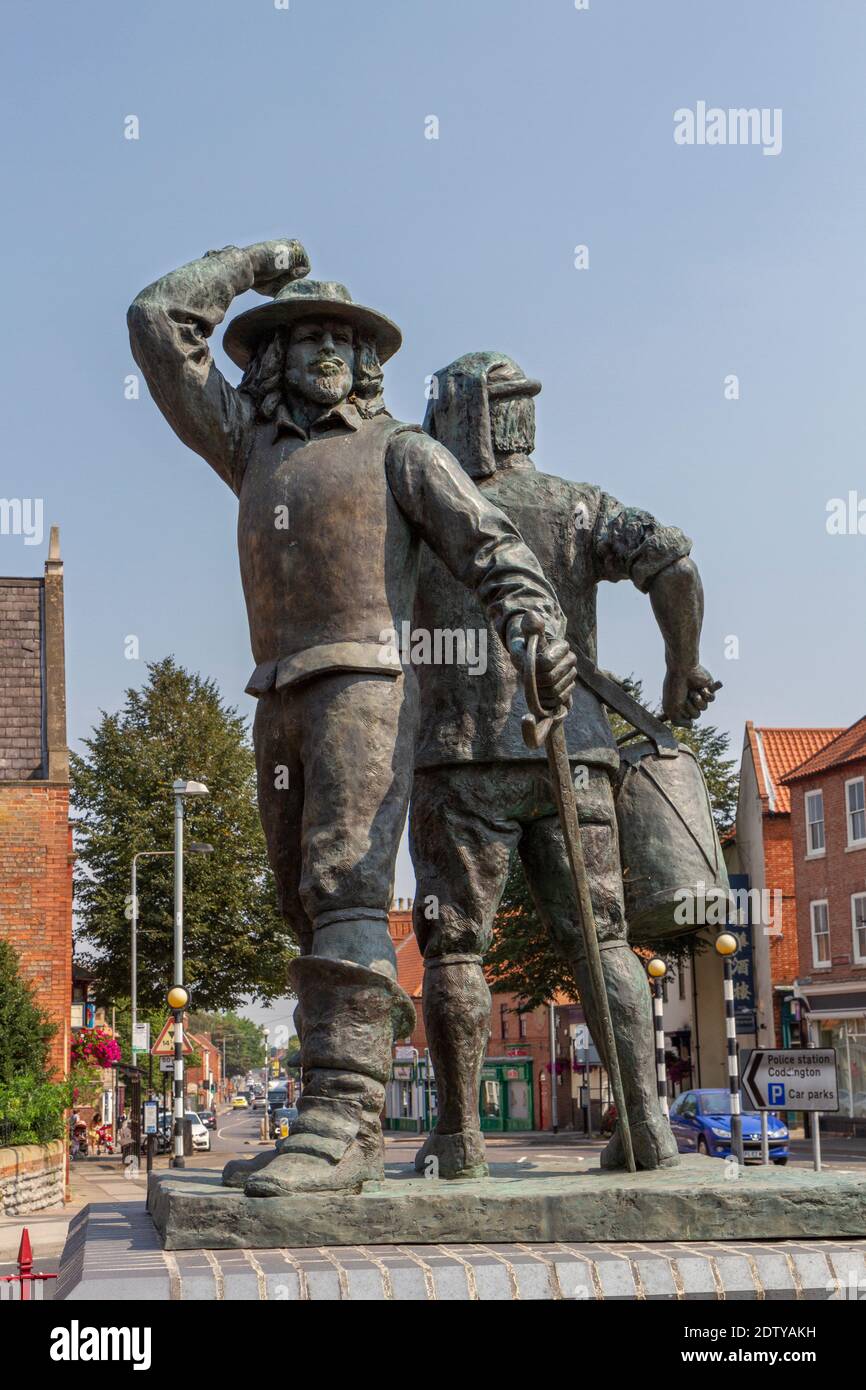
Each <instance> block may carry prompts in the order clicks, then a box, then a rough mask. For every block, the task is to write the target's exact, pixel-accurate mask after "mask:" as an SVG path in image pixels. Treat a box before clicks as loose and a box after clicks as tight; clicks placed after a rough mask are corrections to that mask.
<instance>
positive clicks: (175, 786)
mask: <svg viewBox="0 0 866 1390" xmlns="http://www.w3.org/2000/svg"><path fill="white" fill-rule="evenodd" d="M171 789H172V791H173V792H174V794H175V796H210V792H209V791H208V789H207V787H206V786H205V784H204V782H184V781H182V780H181V779H180V778H178V780H177V781H176V782H172V784H171Z"/></svg>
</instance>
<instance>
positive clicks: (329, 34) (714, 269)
mask: <svg viewBox="0 0 866 1390" xmlns="http://www.w3.org/2000/svg"><path fill="white" fill-rule="evenodd" d="M4 30H5V44H4V48H5V55H4V58H3V81H2V84H0V104H2V129H3V131H4V134H5V137H6V138H5V145H6V151H5V158H4V174H3V186H4V194H5V198H4V202H5V203H6V210H5V216H4V219H3V226H2V238H3V262H2V263H3V266H4V269H5V272H6V274H5V284H4V287H3V299H4V302H5V305H6V309H5V313H4V318H5V332H4V333H3V336H2V353H3V379H4V383H5V386H6V404H5V409H4V431H3V446H4V447H3V467H2V484H0V494H2V495H3V496H6V497H15V496H21V497H33V496H37V497H42V498H44V504H45V521H46V528H47V525H48V523H49V522H57V523H59V524H60V526H61V528H62V541H63V553H64V558H65V561H66V585H67V588H66V593H67V640H68V649H67V658H68V684H69V729H70V740H71V741H72V743H73V745H74V744H75V743H76V742H77V740H78V739H79V738H80V737H81V736H82V735H84V734H86V732H87V731H88V729H89V728H90V726H91V725H92V723H93V722H94V720H95V719H96V718H97V716H98V710H99V708H100V707H102V708H107V709H113V708H115V707H116V706H117V705H118V704H119V702H120V700H121V698H122V693H123V691H124V689H125V688H126V687H127V686H128V685H130V684H138V683H140V681H141V680H142V678H143V675H144V666H143V661H144V660H146V659H151V658H159V657H161V656H163V655H165V654H166V653H169V652H172V653H174V655H175V656H176V658H177V659H178V660H179V661H181V662H182V663H183V664H185V665H186V666H188V667H191V668H193V669H195V670H199V671H201V672H203V673H206V674H208V675H211V676H213V677H215V678H216V679H217V681H218V682H219V685H220V687H221V688H222V690H223V692H224V693H225V695H226V696H227V697H229V698H231V699H232V700H236V701H237V702H238V704H239V705H240V706H241V707H242V708H243V709H249V707H250V706H251V701H249V700H248V699H247V697H246V696H244V695H243V693H242V692H243V686H244V683H245V680H246V677H247V675H248V673H249V670H250V669H251V661H250V656H249V650H248V641H247V632H246V621H245V614H244V608H243V603H242V599H241V591H240V584H239V579H238V570H237V561H236V557H235V543H234V525H235V508H236V503H235V499H234V498H233V497H232V495H231V494H230V493H229V491H228V489H226V488H225V487H224V486H223V484H221V483H220V482H219V481H218V479H217V478H216V476H215V475H213V474H211V472H210V470H209V469H208V468H207V466H206V465H205V464H204V463H202V462H201V461H200V460H198V459H197V458H196V457H195V456H194V455H192V454H190V453H189V452H188V451H187V450H185V449H184V448H183V446H182V445H181V444H180V443H179V442H178V441H177V440H176V439H175V438H174V436H173V435H172V433H171V431H170V429H169V428H168V426H167V425H166V424H165V422H164V421H163V420H162V418H161V416H160V415H159V414H158V412H157V410H156V408H155V406H154V405H153V404H152V402H151V401H150V398H149V397H148V395H147V393H146V391H144V392H143V394H142V398H141V399H140V400H139V401H137V402H135V401H127V400H125V399H124V394H123V385H124V378H125V376H126V374H127V373H128V372H130V371H132V370H133V364H132V362H131V358H130V355H129V348H128V342H127V337H126V328H125V321H124V314H125V310H126V306H127V304H128V303H129V301H130V299H131V298H132V297H133V295H134V294H135V293H136V292H137V291H138V290H139V289H140V288H141V287H142V286H143V285H145V284H147V283H148V282H149V281H151V280H153V279H154V278H155V277H156V276H157V275H159V274H161V273H163V272H164V271H166V270H168V269H170V268H172V267H174V266H176V265H179V264H181V263H182V262H183V261H186V260H189V259H192V258H193V257H195V256H198V255H200V254H202V253H203V252H204V251H206V250H207V249H209V248H211V247H215V246H222V245H225V244H228V243H235V244H238V245H244V244H247V243H249V242H252V241H256V240H259V239H262V238H267V237H274V236H297V237H300V238H301V239H302V240H303V241H304V243H305V244H306V246H307V248H308V250H309V251H310V253H311V257H312V260H313V273H314V275H317V276H321V277H323V278H335V279H340V280H343V281H345V282H346V283H347V284H348V286H349V288H350V289H351V291H352V293H353V295H354V296H355V297H356V298H358V299H360V300H363V301H365V302H367V303H369V304H372V305H374V306H376V307H378V308H381V309H382V310H384V311H385V312H386V313H387V314H389V315H390V316H391V317H393V318H394V319H396V320H397V321H398V323H400V324H401V326H402V327H403V330H404V334H405V346H404V348H403V350H402V351H401V352H400V354H399V355H398V356H397V357H396V358H395V359H394V361H393V362H392V363H391V364H390V365H389V367H388V369H387V394H388V401H389V404H390V408H391V410H392V412H393V413H394V414H397V415H399V416H402V417H403V418H406V419H410V420H417V419H419V418H420V415H421V413H422V411H423V408H424V400H423V387H424V378H425V376H426V374H427V373H428V372H430V371H432V370H434V369H435V368H437V367H440V366H442V365H444V363H446V362H447V361H449V360H451V359H452V358H453V357H455V356H457V355H459V354H461V353H463V352H467V351H470V350H473V349H478V348H485V347H491V348H497V349H502V350H504V351H507V352H509V353H511V354H512V355H514V356H515V357H517V359H518V360H519V361H520V362H521V363H522V365H523V366H524V367H525V368H526V370H527V371H528V372H530V373H531V374H532V375H535V376H538V377H540V378H541V380H542V381H543V383H544V391H543V394H542V396H541V397H540V399H539V402H538V411H539V425H540V431H539V447H538V450H537V461H538V463H539V466H541V467H542V468H544V469H546V470H548V471H550V472H555V473H560V474H562V475H564V476H566V477H570V478H575V479H587V480H590V481H594V482H598V483H601V484H603V485H604V487H606V488H607V489H608V490H609V491H611V492H613V493H615V494H616V495H618V496H619V497H621V498H622V499H623V500H625V501H628V502H630V503H635V504H640V505H643V506H646V507H647V508H649V509H650V510H652V511H653V512H655V513H656V514H657V515H659V516H661V517H662V518H664V519H665V520H669V521H672V522H676V523H677V524H678V525H680V526H682V527H683V528H684V529H685V530H686V531H688V532H689V534H690V535H692V536H693V538H694V542H695V545H694V552H693V553H694V556H695V558H696V560H697V562H698V564H699V566H700V568H701V571H702V574H703V577H704V583H705V588H706V594H707V612H706V624H705V632H704V643H703V654H704V659H705V662H706V664H707V665H708V666H709V667H710V668H711V669H712V670H713V672H714V673H715V674H716V675H717V676H718V677H719V678H720V679H722V680H723V681H724V683H725V688H724V690H723V691H722V692H721V694H720V697H719V699H718V701H717V704H716V706H715V714H714V718H715V719H716V720H717V722H718V723H720V724H721V725H722V726H723V727H724V728H727V729H729V730H730V731H731V733H732V736H733V743H734V745H735V748H736V749H737V750H739V744H740V741H741V738H742V726H743V723H744V721H745V720H746V719H747V718H752V719H754V720H756V721H757V722H760V723H765V724H771V725H786V724H815V725H834V724H846V723H849V722H851V721H853V720H854V719H855V718H857V717H859V716H860V715H861V714H863V713H864V707H866V695H864V687H866V681H864V676H866V657H864V641H863V636H864V632H863V629H864V624H863V592H864V582H863V581H864V551H866V536H856V535H855V536H829V535H828V534H827V532H826V528H825V516H826V504H827V501H828V499H830V498H832V497H837V496H846V495H847V493H848V491H849V490H850V489H858V488H859V489H860V490H861V495H863V496H866V470H864V466H863V404H862V402H863V394H864V365H866V364H864V275H863V259H864V247H866V227H864V220H866V219H864V211H866V207H864V179H863V167H864V166H863V129H864V125H866V110H864V107H866V92H864V83H863V72H864V58H866V11H864V9H863V7H862V6H860V5H856V4H853V3H850V0H825V3H822V4H812V3H803V2H802V0H800V2H799V3H791V0H762V3H761V4H760V5H757V4H755V3H754V0H731V2H730V3H728V4H727V5H725V6H710V5H698V4H696V3H695V0H670V2H669V3H658V4H647V3H646V0H620V3H616V0H591V4H590V9H589V10H588V11H587V12H579V11H577V10H576V9H575V8H574V5H573V3H572V0H542V3H538V0H536V2H535V3H529V0H437V3H435V4H426V3H423V0H368V3H366V4H363V5H361V4H358V3H355V2H354V0H327V3H325V0H318V3H316V0H291V7H290V9H289V10H288V11H282V10H277V9H275V8H274V7H273V4H272V3H271V0H180V3H179V2H178V0H149V2H148V3H147V4H144V5H119V4H117V3H108V0H89V2H88V3H87V4H86V5H83V6H82V5H69V4H67V3H63V4H62V3H58V0H50V2H49V3H42V4H39V5H27V6H25V5H18V6H15V7H14V8H7V10H6V13H5V16H4ZM701 100H703V101H706V102H707V103H708V104H709V105H710V106H713V105H716V106H720V107H723V108H728V107H736V106H757V107H768V108H777V107H778V108H781V109H782V112H783V148H782V152H781V154H780V155H779V156H778V157H775V158H773V157H767V156H764V155H763V154H762V152H761V150H760V149H759V148H756V147H741V146H734V147H731V146H727V147H708V146H703V147H697V146H696V147H682V146H678V145H676V144H675V143H674V140H673V128H674V122H673V113H674V111H675V110H676V109H677V108H681V107H692V108H694V107H695V105H696V103H697V102H698V101H701ZM130 114H134V115H136V116H137V117H138V118H139V121H140V139H139V140H138V141H128V140H125V139H124V134H123V130H124V124H123V123H124V118H125V117H126V116H128V115H130ZM429 115H435V116H437V117H438V119H439V123H440V138H439V139H438V140H427V139H425V138H424V123H425V117H427V116H429ZM578 243H585V244H587V245H588V246H589V254H590V267H589V269H588V270H586V271H577V270H575V269H574V268H573V248H574V246H575V245H576V244H578ZM248 299H249V301H250V302H253V301H255V302H259V303H260V302H261V301H260V300H256V297H255V296H252V295H251V296H248ZM239 307H246V304H239ZM217 353H218V357H219V359H220V363H221V365H222V366H223V367H224V368H225V369H227V370H228V372H229V375H230V376H231V379H232V380H236V379H237V373H236V372H235V371H234V369H233V368H231V367H230V365H229V364H228V363H227V361H226V359H225V358H224V357H223V356H222V354H221V352H220V351H219V349H218V350H217ZM729 373H736V374H737V375H738V376H739V379H740V392H741V396H740V399H739V400H738V401H736V402H732V401H727V400H725V398H724V394H723V381H724V378H725V376H726V375H727V374H729ZM347 543H351V539H350V538H349V539H348V542H347ZM46 544H47V529H46ZM45 548H46V547H45V546H43V547H41V548H37V547H28V546H25V545H24V544H23V542H22V539H21V538H20V537H12V536H2V537H0V573H3V574H21V573H38V572H39V569H40V566H41V562H42V559H43V557H44V553H45ZM335 562H336V563H339V557H335ZM600 618H601V644H600V655H601V661H602V664H604V665H606V666H608V667H609V668H611V669H613V670H618V671H620V672H621V673H626V672H630V671H631V672H635V673H636V674H639V675H642V676H643V678H644V681H645V687H646V689H647V691H648V692H649V693H653V694H657V693H658V691H659V689H660V682H661V677H662V674H663V665H662V652H661V644H660V641H659V638H658V635H657V633H656V631H655V628H654V625H653V622H652V619H651V615H650V610H649V605H648V602H647V601H646V600H645V599H644V598H643V597H642V596H641V595H639V594H638V593H637V592H636V591H634V590H631V589H630V588H628V586H622V585H620V586H619V587H618V588H616V589H614V588H612V587H608V588H607V590H606V592H605V593H604V595H603V598H602V602H601V605H600ZM128 634H135V635H137V636H138V638H139V640H140V650H141V657H142V661H141V662H140V663H136V662H130V661H127V660H126V659H125V658H124V638H125V637H126V636H127V635H128ZM728 635H735V636H736V637H737V638H738V639H739V653H740V654H739V660H736V661H731V660H726V659H725V657H724V650H723V642H724V639H725V637H726V636H728ZM397 890H398V892H402V893H403V894H406V893H408V892H410V891H411V874H410V870H409V868H408V860H407V859H406V857H405V855H403V856H401V867H400V874H399V877H398V884H397Z"/></svg>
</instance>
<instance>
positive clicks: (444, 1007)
mask: <svg viewBox="0 0 866 1390" xmlns="http://www.w3.org/2000/svg"><path fill="white" fill-rule="evenodd" d="M423 1006H424V1026H425V1029H426V1032H427V1042H428V1044H429V1047H430V1055H431V1057H432V1058H433V1066H434V1069H435V1075H436V1095H437V1098H438V1102H439V1118H438V1121H437V1123H436V1126H435V1128H434V1129H433V1130H432V1131H431V1133H430V1134H429V1135H428V1137H427V1139H426V1140H425V1142H424V1143H423V1144H422V1146H421V1148H420V1149H419V1150H418V1152H417V1154H416V1155H415V1168H416V1170H417V1172H419V1173H427V1172H428V1171H429V1170H430V1168H431V1164H430V1160H431V1159H434V1160H435V1164H433V1165H432V1174H433V1176H435V1177H439V1178H483V1177H486V1176H487V1172H488V1168H487V1164H486V1163H485V1161H484V1135H483V1134H482V1132H481V1125H480V1123H479V1118H478V1088H479V1086H480V1084H481V1068H482V1066H483V1063H484V1052H485V1046H486V1042H487V1033H488V1028H489V1020H490V990H489V989H488V988H487V981H486V980H485V978H484V971H483V970H482V968H481V960H480V957H478V956H443V957H441V958H438V959H433V960H430V961H425V969H424V994H423Z"/></svg>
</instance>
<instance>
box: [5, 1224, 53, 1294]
mask: <svg viewBox="0 0 866 1390" xmlns="http://www.w3.org/2000/svg"><path fill="white" fill-rule="evenodd" d="M56 1278H57V1275H56V1274H34V1273H33V1247H32V1246H31V1244H30V1232H29V1231H28V1229H27V1227H26V1226H25V1227H24V1229H23V1231H22V1232H21V1244H20V1245H19V1246H18V1273H17V1274H2V1275H0V1283H3V1284H11V1283H14V1282H15V1280H16V1279H17V1280H18V1282H19V1283H20V1285H21V1302H22V1303H29V1302H30V1301H31V1299H30V1285H31V1284H33V1283H35V1282H41V1281H42V1280H43V1279H56Z"/></svg>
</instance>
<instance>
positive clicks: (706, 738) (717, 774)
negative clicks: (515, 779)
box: [485, 679, 738, 1009]
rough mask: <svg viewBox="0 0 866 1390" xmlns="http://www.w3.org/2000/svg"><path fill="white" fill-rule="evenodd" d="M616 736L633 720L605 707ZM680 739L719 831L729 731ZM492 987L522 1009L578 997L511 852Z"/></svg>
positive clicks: (723, 825)
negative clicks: (562, 997) (692, 760)
mask: <svg viewBox="0 0 866 1390" xmlns="http://www.w3.org/2000/svg"><path fill="white" fill-rule="evenodd" d="M623 685H624V686H625V687H626V689H627V690H628V691H629V693H630V694H631V695H633V696H634V698H635V699H636V700H639V701H640V700H641V697H642V693H643V692H642V685H641V682H640V681H637V680H633V679H627V680H625V681H623ZM608 718H609V719H610V723H611V727H612V729H613V732H614V737H615V738H622V737H623V736H624V735H626V734H629V733H632V732H633V730H632V726H631V725H630V724H628V723H626V721H625V720H623V719H622V718H621V717H620V716H619V715H618V714H615V713H612V712H609V713H608ZM673 732H674V733H675V734H676V736H677V738H678V739H679V741H680V742H681V743H683V744H685V745H686V746H687V747H689V748H690V749H691V750H692V752H693V753H694V754H695V757H696V758H697V760H698V762H699V764H700V766H701V770H702V771H703V774H704V777H705V779H706V783H707V788H708V791H709V794H710V802H711V804H712V808H713V816H714V818H715V821H716V828H717V829H718V831H719V833H720V834H721V833H722V832H723V831H724V830H726V829H727V828H728V826H730V825H731V823H732V822H733V819H734V815H735V813H736V806H737V785H738V783H737V773H736V767H735V764H734V762H733V761H732V760H730V759H728V758H726V757H725V756H724V755H725V753H726V752H727V749H728V745H729V743H730V736H729V735H728V734H726V733H723V732H722V731H721V730H719V729H718V728H716V727H715V726H714V725H712V724H708V725H701V724H700V723H697V724H695V725H694V726H693V727H690V728H682V729H679V728H675V729H674V730H673ZM649 947H650V949H651V950H657V951H658V953H659V954H660V955H662V956H663V957H664V959H665V960H666V961H668V962H669V963H670V964H682V963H683V962H684V961H686V960H688V959H689V958H690V957H691V956H692V955H693V953H694V951H695V950H696V949H700V948H701V947H700V944H699V943H698V942H696V939H695V936H694V934H692V935H691V936H688V937H681V938H679V939H675V940H673V941H671V940H665V941H660V942H658V943H657V944H655V946H654V945H653V944H652V943H649ZM485 965H486V967H487V971H488V977H489V980H490V984H491V988H492V989H493V990H495V991H497V992H508V993H511V994H516V995H517V996H518V998H519V999H520V1001H521V1005H522V1007H523V1008H525V1009H534V1008H537V1007H538V1006H539V1005H541V1004H545V1003H547V1002H549V1000H550V999H552V998H553V996H554V994H555V993H556V992H557V991H562V992H563V993H565V994H568V995H570V996H571V997H572V998H574V999H576V998H577V997H578V994H579V990H578V986H577V981H576V979H575V978H574V975H573V973H572V971H571V968H570V966H569V964H568V962H567V961H564V960H562V959H561V958H560V957H559V956H558V955H557V954H556V952H555V951H554V949H553V947H552V945H551V942H550V940H549V938H548V936H547V933H546V932H545V931H544V928H543V927H542V925H541V923H540V922H539V920H538V916H537V914H536V911H535V905H534V903H533V901H532V895H531V893H530V891H529V885H528V883H527V882H526V876H525V874H524V872H523V865H522V864H521V861H520V856H519V855H518V854H517V853H514V854H513V855H512V857H511V864H510V866H509V873H508V879H507V882H506V885H505V891H504V892H503V895H502V902H501V903H500V905H499V911H498V913H497V916H496V926H495V931H494V936H493V941H492V944H491V946H490V950H489V951H488V953H487V956H486V957H485Z"/></svg>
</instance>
